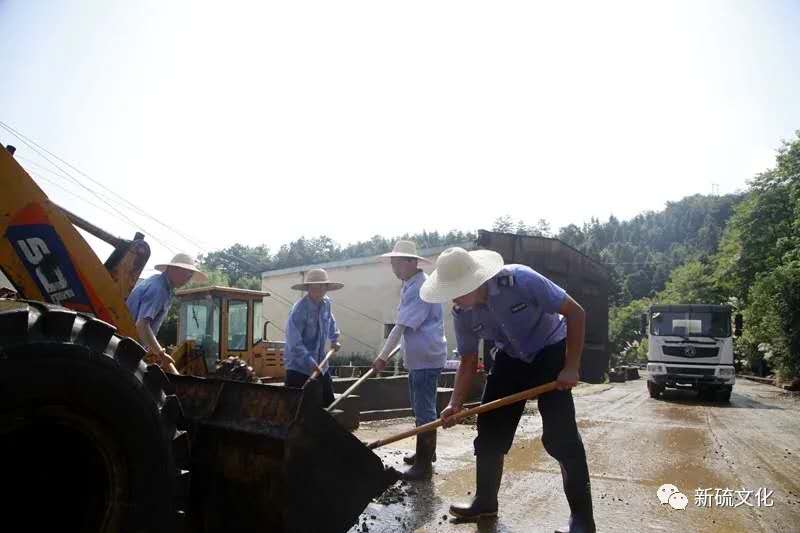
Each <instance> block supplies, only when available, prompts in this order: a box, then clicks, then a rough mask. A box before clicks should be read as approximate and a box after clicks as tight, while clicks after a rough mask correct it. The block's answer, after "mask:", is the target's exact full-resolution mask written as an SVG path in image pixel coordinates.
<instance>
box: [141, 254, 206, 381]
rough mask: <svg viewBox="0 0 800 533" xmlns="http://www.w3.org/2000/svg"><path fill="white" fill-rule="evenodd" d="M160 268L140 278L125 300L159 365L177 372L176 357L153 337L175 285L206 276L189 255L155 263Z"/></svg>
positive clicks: (203, 281)
mask: <svg viewBox="0 0 800 533" xmlns="http://www.w3.org/2000/svg"><path fill="white" fill-rule="evenodd" d="M155 269H156V270H158V271H159V272H161V273H160V274H156V275H154V276H151V277H149V278H147V279H146V280H144V281H141V282H139V283H138V284H137V285H136V286H135V287H134V288H133V290H132V291H131V293H130V295H129V296H128V299H127V301H126V302H125V303H126V304H127V306H128V311H130V313H131V317H133V321H134V322H135V323H136V331H137V332H138V333H139V340H140V341H141V343H142V344H143V345H144V346H145V347H146V348H147V350H148V352H149V353H150V355H152V356H154V357H155V359H156V361H157V362H158V364H159V365H160V366H163V367H164V368H165V369H167V370H168V371H170V372H176V370H175V367H174V366H173V365H174V364H175V361H174V360H173V359H172V357H170V356H169V355H168V354H167V352H166V351H165V350H164V348H163V347H162V346H161V344H160V343H159V342H158V339H157V338H156V334H157V333H158V330H159V329H160V328H161V324H162V323H163V322H164V319H165V318H166V316H167V311H169V308H170V306H171V305H172V299H173V297H174V295H175V289H178V288H180V287H183V286H184V285H186V284H187V283H189V282H191V281H193V282H197V283H205V282H206V281H208V276H206V275H205V274H204V273H203V272H201V271H200V270H199V269H198V268H197V267H196V266H195V265H194V261H193V260H192V258H191V257H189V256H188V255H186V254H177V255H176V256H175V257H173V258H172V261H170V262H169V263H162V264H158V265H156V266H155Z"/></svg>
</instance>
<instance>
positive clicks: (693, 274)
mask: <svg viewBox="0 0 800 533" xmlns="http://www.w3.org/2000/svg"><path fill="white" fill-rule="evenodd" d="M724 300H725V298H724V297H723V296H722V295H721V294H720V292H719V291H718V290H717V288H716V287H715V286H714V282H713V278H712V273H711V267H710V266H709V265H706V264H703V263H702V262H700V261H689V262H688V263H686V264H685V265H683V266H680V267H678V268H676V269H675V270H673V271H672V274H670V276H669V280H668V281H667V286H666V287H665V288H664V290H663V291H661V292H660V293H659V294H658V302H659V303H665V304H702V303H707V304H719V303H722V302H723V301H724Z"/></svg>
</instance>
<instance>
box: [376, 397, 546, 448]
mask: <svg viewBox="0 0 800 533" xmlns="http://www.w3.org/2000/svg"><path fill="white" fill-rule="evenodd" d="M555 389H556V382H555V381H551V382H550V383H545V384H544V385H539V386H538V387H533V388H532V389H527V390H524V391H522V392H518V393H516V394H512V395H510V396H506V397H505V398H498V399H497V400H494V401H491V402H489V403H485V404H483V405H479V406H478V407H473V408H472V409H466V410H464V411H460V412H458V413H456V414H454V415H453V416H452V419H453V420H455V421H459V420H462V419H464V418H467V417H468V416H472V415H479V414H481V413H486V412H489V411H493V410H495V409H497V408H498V407H504V406H506V405H509V404H512V403H517V402H521V401H525V400H530V399H531V398H535V397H537V396H539V395H540V394H544V393H546V392H550V391H553V390H555ZM442 424H444V421H443V420H442V419H441V418H440V419H438V420H434V421H433V422H428V423H427V424H424V425H422V426H419V427H416V428H414V429H409V430H408V431H404V432H402V433H398V434H397V435H393V436H391V437H387V438H385V439H381V440H376V441H375V442H371V443H370V444H368V445H367V448H369V449H370V450H374V449H375V448H380V447H381V446H385V445H387V444H391V443H392V442H397V441H398V440H403V439H406V438H408V437H413V436H414V435H418V434H420V433H425V432H427V431H432V430H434V429H436V428H438V427H439V426H441V425H442Z"/></svg>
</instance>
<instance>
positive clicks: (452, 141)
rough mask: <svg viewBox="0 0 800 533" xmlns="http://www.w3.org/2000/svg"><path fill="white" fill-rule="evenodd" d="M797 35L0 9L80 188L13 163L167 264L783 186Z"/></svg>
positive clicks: (1, 85) (43, 4)
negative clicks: (300, 241) (234, 247)
mask: <svg viewBox="0 0 800 533" xmlns="http://www.w3.org/2000/svg"><path fill="white" fill-rule="evenodd" d="M797 28H800V2H797V1H788V0H787V1H777V0H775V1H752V2H751V1H743V0H738V1H737V0H730V1H728V0H724V1H713V2H712V1H685V2H683V1H670V2H641V1H637V2H621V1H619V2H616V1H615V2H530V1H526V2H469V1H441V2H437V1H430V0H428V1H424V2H423V1H409V2H380V1H376V0H369V1H362V2H347V1H342V2H329V1H322V2H302V1H292V2H235V1H229V2H219V1H216V2H181V1H150V0H139V1H136V2H123V1H111V0H102V1H100V0H98V1H82V2H64V1H57V0H52V1H44V0H40V1H25V0H0V44H1V45H2V50H3V53H2V54H0V121H2V122H3V123H4V124H6V125H8V126H10V127H12V128H14V129H15V130H16V131H18V132H20V133H22V134H24V135H25V136H27V138H29V139H31V140H33V141H35V142H36V143H37V144H38V145H39V146H41V147H44V148H46V149H47V150H48V151H50V152H51V153H52V154H55V155H57V156H58V157H60V158H61V159H63V160H64V161H67V162H69V163H70V164H71V165H73V167H74V168H71V167H68V166H66V165H65V164H64V163H61V162H59V161H58V160H55V159H53V158H52V156H48V157H49V158H50V159H51V161H54V162H55V163H56V165H57V166H58V167H60V169H59V168H57V167H54V166H53V165H52V164H51V163H50V162H48V161H47V160H46V159H45V158H43V157H42V156H41V155H39V154H37V153H36V152H35V151H34V150H32V149H31V148H29V147H28V146H26V145H25V144H24V143H23V142H21V141H20V140H19V139H18V138H16V137H14V136H13V135H12V134H10V133H9V132H8V131H6V130H4V129H2V128H0V142H3V143H4V144H13V145H15V146H17V148H18V152H17V155H18V161H20V163H21V164H22V165H23V166H25V167H26V168H27V169H28V170H29V171H30V172H31V174H32V176H33V177H34V179H35V180H36V181H37V183H39V184H40V186H41V187H42V188H43V189H44V190H45V191H46V192H47V193H48V195H49V196H50V197H51V199H53V200H54V201H56V202H57V203H59V204H61V205H63V206H64V207H66V208H67V209H70V210H72V211H74V212H76V213H78V214H80V215H81V216H83V217H84V218H86V219H89V220H90V221H92V222H93V223H95V224H96V225H98V226H100V227H103V228H104V229H106V230H108V231H110V232H111V233H114V234H117V235H119V236H123V237H128V238H130V237H132V235H133V233H134V232H135V231H137V230H139V231H143V232H144V233H145V234H146V235H147V238H148V242H149V243H150V244H151V247H152V249H153V255H152V258H151V262H150V265H149V266H152V265H153V264H155V263H159V262H165V261H167V260H168V259H169V258H170V257H171V256H172V255H173V253H174V252H177V251H185V252H188V253H190V254H193V255H196V254H198V253H203V252H208V251H211V250H215V249H219V248H222V247H226V246H229V245H231V244H233V243H235V242H240V243H243V244H248V245H258V244H266V245H268V246H269V247H270V248H271V249H273V251H274V250H277V248H278V247H279V246H280V245H281V244H283V243H287V242H289V241H291V240H294V239H296V238H298V237H300V236H301V235H305V236H307V237H309V236H317V235H321V234H326V235H328V236H330V237H332V238H333V239H334V240H336V241H337V242H339V243H340V244H343V245H345V244H348V243H350V242H354V241H358V240H364V239H368V238H369V237H371V236H372V235H375V234H381V235H385V236H392V235H398V234H402V233H405V232H418V231H422V230H428V231H433V230H438V231H447V230H449V229H462V230H475V229H478V228H490V227H491V225H492V222H493V220H494V219H495V218H497V217H498V216H501V215H504V214H510V215H511V216H512V217H514V218H517V219H522V220H525V221H526V222H529V223H531V222H534V221H536V220H538V219H540V218H544V219H547V220H548V221H549V222H550V224H551V225H552V226H553V227H554V228H559V227H561V226H564V225H566V224H569V223H576V224H581V223H583V222H584V221H587V220H589V219H590V217H598V218H599V219H601V220H605V219H607V218H608V217H609V215H612V214H613V215H614V216H616V217H617V218H620V219H629V218H631V217H633V216H635V215H636V214H638V213H640V212H642V211H646V210H658V209H662V208H663V207H664V205H665V203H666V202H669V201H677V200H680V199H681V198H683V197H685V196H687V195H692V194H696V193H701V194H709V193H711V192H712V191H717V192H719V193H721V194H725V193H730V192H735V191H740V190H743V189H744V188H745V187H746V184H747V181H748V180H749V179H750V178H752V177H753V176H754V175H755V174H756V173H758V172H760V171H763V170H765V169H767V168H768V167H770V166H772V165H773V163H774V155H775V149H776V148H777V147H778V146H779V145H780V140H781V139H788V138H791V137H792V136H793V135H794V131H795V130H797V129H799V128H800V99H798V98H797V95H798V94H800V69H799V68H797V61H798V58H800V32H799V31H797ZM79 171H80V172H79ZM91 191H94V192H91ZM110 191H113V193H115V194H116V195H118V196H115V195H113V194H112V193H111V192H110ZM122 199H124V201H123V200H122ZM126 202H129V203H126ZM109 204H110V205H109ZM131 204H132V205H133V206H135V208H134V207H132V206H131ZM142 213H145V214H146V215H143V214H142ZM168 228H172V229H175V230H177V232H179V233H175V232H173V231H172V230H171V229H168ZM91 243H92V244H93V246H94V247H95V249H96V250H97V251H98V253H99V254H100V255H101V256H102V258H103V259H105V255H107V254H108V253H109V251H110V248H109V247H104V246H102V245H100V244H97V242H96V241H94V240H91Z"/></svg>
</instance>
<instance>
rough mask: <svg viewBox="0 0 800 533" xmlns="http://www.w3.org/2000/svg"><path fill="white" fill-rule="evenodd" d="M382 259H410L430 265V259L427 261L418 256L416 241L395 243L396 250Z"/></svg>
mask: <svg viewBox="0 0 800 533" xmlns="http://www.w3.org/2000/svg"><path fill="white" fill-rule="evenodd" d="M381 257H387V258H392V257H408V258H410V259H418V260H420V261H425V262H426V263H430V262H431V261H430V259H425V258H424V257H421V256H419V255H417V245H416V243H414V241H397V242H396V243H394V249H393V250H392V251H391V252H389V253H388V254H383V255H381Z"/></svg>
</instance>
